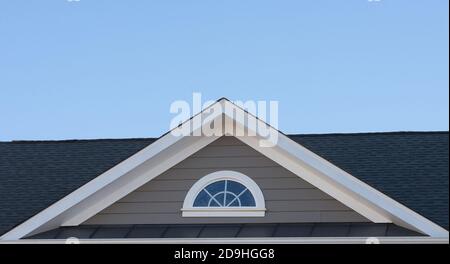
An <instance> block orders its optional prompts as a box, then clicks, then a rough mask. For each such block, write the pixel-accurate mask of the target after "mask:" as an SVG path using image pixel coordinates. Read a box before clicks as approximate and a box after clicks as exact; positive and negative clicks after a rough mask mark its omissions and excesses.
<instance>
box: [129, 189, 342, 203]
mask: <svg viewBox="0 0 450 264" xmlns="http://www.w3.org/2000/svg"><path fill="white" fill-rule="evenodd" d="M186 193H187V191H152V192H138V191H135V192H132V193H130V194H129V195H127V196H126V197H124V198H123V199H121V200H120V202H127V203H133V202H136V203H139V202H164V201H167V202H176V201H178V202H181V201H184V197H185V196H186ZM263 193H264V196H265V199H266V201H267V200H268V199H270V201H297V200H300V201H302V200H304V201H307V200H319V199H324V200H330V199H333V198H332V197H331V196H329V195H328V194H326V193H324V192H322V191H320V190H318V189H289V190H263Z"/></svg>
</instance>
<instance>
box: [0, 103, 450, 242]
mask: <svg viewBox="0 0 450 264" xmlns="http://www.w3.org/2000/svg"><path fill="white" fill-rule="evenodd" d="M217 105H220V106H222V107H221V108H220V109H227V107H228V108H231V109H233V110H234V111H236V112H241V113H242V112H243V114H244V115H245V116H246V117H247V118H249V119H252V120H253V121H255V122H257V123H258V124H260V125H264V126H268V125H267V124H266V123H264V122H262V121H261V120H260V119H258V118H256V117H254V116H253V115H251V114H249V113H248V112H246V111H244V110H243V109H242V108H240V107H238V106H236V105H234V104H232V103H231V102H230V101H228V100H226V99H221V100H219V101H217V102H216V103H215V104H213V105H211V106H210V107H208V108H207V109H205V110H203V112H201V113H200V115H203V114H205V113H207V112H209V111H207V110H209V108H211V107H216V106H217ZM222 117H225V123H226V124H227V123H228V124H230V123H232V124H236V125H237V128H239V129H241V130H242V129H243V130H245V129H252V128H251V127H248V126H246V124H245V123H244V122H242V121H241V120H238V119H236V118H235V117H234V115H233V114H232V113H231V114H230V112H227V111H221V112H213V114H208V122H207V123H203V124H197V126H195V125H196V123H195V122H194V127H193V128H192V131H197V130H198V129H201V128H202V127H203V126H207V125H209V124H210V123H211V122H213V121H214V120H218V119H219V118H222ZM186 122H190V120H188V121H186ZM227 128H230V126H227V125H226V126H225V132H224V133H225V135H230V134H232V131H227V130H226V129H227ZM177 129H180V130H181V128H180V127H178V128H175V129H174V130H177ZM269 129H270V131H271V132H272V133H277V136H278V142H276V145H275V146H274V147H261V146H260V144H259V143H260V142H259V141H258V140H261V139H264V137H263V136H262V135H261V134H260V133H259V132H258V131H254V132H256V134H257V136H256V137H249V136H247V137H245V136H244V137H237V138H238V139H240V140H241V141H243V142H244V143H246V144H248V145H249V146H251V147H252V148H254V149H256V150H257V151H259V152H260V153H262V154H264V155H265V156H267V157H268V158H270V159H272V160H274V161H275V162H277V163H279V164H280V165H281V166H284V167H285V168H287V169H288V170H290V171H292V172H294V173H295V174H296V175H297V176H299V177H300V178H302V179H304V180H306V181H307V182H309V183H311V184H313V185H314V186H316V187H317V188H319V189H320V190H322V191H324V192H326V193H328V194H330V195H331V196H333V197H334V198H335V199H337V200H338V201H340V202H342V203H344V204H345V205H347V206H349V207H350V208H352V209H353V210H355V211H356V212H358V213H360V214H361V215H363V216H365V217H366V218H368V219H369V220H371V221H373V222H375V223H380V222H393V223H396V224H398V225H401V226H404V227H408V228H411V229H414V230H416V231H419V232H422V233H424V234H427V235H429V236H431V237H448V231H447V230H445V229H443V228H442V227H440V226H439V225H437V224H435V223H433V222H431V221H430V220H428V219H426V218H425V217H423V216H421V215H419V214H417V213H416V212H414V211H412V210H411V209H409V208H407V207H405V206H403V205H401V204H400V203H398V202H396V201H394V200H393V199H391V198H389V197H388V196H386V195H384V194H383V193H381V192H379V191H377V190H375V189H374V188H372V187H370V186H369V185H367V184H365V183H363V182H362V181H360V180H358V179H357V178H355V177H353V176H352V175H350V174H348V173H347V172H345V171H343V170H342V169H340V168H338V167H336V166H334V165H333V164H331V163H330V162H328V161H326V160H325V159H323V158H321V157H319V156H318V155H316V154H315V153H313V152H311V151H309V150H308V149H306V148H304V147H303V146H301V145H300V144H298V143H296V142H295V141H293V140H291V139H289V138H288V137H286V136H285V135H283V134H282V133H281V132H279V131H278V130H276V129H274V128H272V127H269ZM216 132H218V135H223V131H216ZM180 134H181V133H180ZM217 138H218V136H213V137H204V136H200V137H191V136H178V137H177V136H173V134H172V133H170V132H169V133H166V134H165V135H163V136H162V137H161V138H160V139H158V140H157V141H155V142H154V143H153V144H151V145H149V146H148V147H146V148H144V149H143V150H141V151H139V152H138V153H136V154H134V155H132V156H131V157H130V158H128V159H126V160H125V161H123V162H121V163H119V164H118V165H116V166H114V167H113V168H111V169H110V170H108V171H106V172H105V173H103V174H101V175H100V176H98V177H97V178H95V179H93V180H92V181H90V182H88V183H87V184H85V185H83V186H82V187H80V188H79V189H77V190H75V191H74V192H72V193H71V194H69V195H67V196H66V197H64V198H63V199H61V200H59V201H58V202H56V203H54V204H53V205H51V206H50V207H48V208H46V209H44V210H43V211H41V212H40V213H38V214H36V215H35V216H33V217H31V218H30V219H28V220H27V221H25V222H24V223H22V224H20V225H19V226H17V227H16V228H13V229H12V230H10V231H9V232H7V233H6V234H4V235H3V236H2V237H0V239H2V240H15V239H20V238H23V237H25V236H27V235H30V234H33V233H36V232H42V231H46V230H49V229H51V228H54V227H55V226H56V227H57V226H64V225H79V224H81V223H82V222H84V221H85V220H87V219H89V218H90V217H91V216H93V215H94V214H95V213H98V212H99V211H101V210H102V209H104V208H106V207H107V206H109V205H111V204H112V203H113V202H115V201H117V200H118V199H120V198H122V197H123V196H125V195H126V194H128V193H129V192H131V191H133V190H135V189H136V188H138V187H140V186H141V185H143V184H145V183H146V182H148V181H150V180H151V179H153V178H155V177H156V176H157V175H159V174H160V173H162V172H164V171H165V170H167V169H169V168H170V167H172V166H173V165H175V164H176V163H178V162H180V161H181V160H183V159H184V158H187V157H188V156H190V155H191V154H193V153H195V152H196V151H197V150H199V149H201V148H203V147H204V146H206V145H208V144H209V143H211V142H213V141H214V140H216V139H217ZM150 165H152V166H153V167H151V166H150ZM145 166H147V168H148V167H149V166H150V167H151V170H150V172H146V173H143V174H142V175H141V176H140V177H138V175H137V172H143V171H144V170H143V168H145ZM305 168H306V169H305ZM314 175H320V176H319V177H314Z"/></svg>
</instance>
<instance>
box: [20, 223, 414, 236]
mask: <svg viewBox="0 0 450 264" xmlns="http://www.w3.org/2000/svg"><path fill="white" fill-rule="evenodd" d="M330 236H339V237H381V236H423V235H421V234H419V233H417V232H414V231H411V230H408V229H405V228H402V227H399V226H396V225H394V224H374V223H311V224H309V223H289V224H186V225H81V226H73V227H72V226H71V227H60V228H56V229H53V230H50V231H47V232H43V233H40V234H36V235H34V236H31V237H28V238H30V239H67V238H69V237H77V238H85V239H86V238H181V237H183V238H205V237H330Z"/></svg>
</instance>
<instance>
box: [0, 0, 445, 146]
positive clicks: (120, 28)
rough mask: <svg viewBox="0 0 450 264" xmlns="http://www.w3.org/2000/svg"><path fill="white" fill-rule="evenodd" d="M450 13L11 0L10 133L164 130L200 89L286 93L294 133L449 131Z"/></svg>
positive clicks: (6, 87)
mask: <svg viewBox="0 0 450 264" xmlns="http://www.w3.org/2000/svg"><path fill="white" fill-rule="evenodd" d="M157 2H158V3H157ZM448 19H449V18H448V1H447V0H415V1H411V0H380V1H379V2H370V1H368V0H329V1H325V0H324V1H312V0H308V1H299V0H296V1H262V0H257V1H185V0H184V1H181V0H180V1H170V0H168V1H125V0H114V1H113V0H103V1H100V0H80V1H79V2H69V1H67V0H48V1H43V0H34V1H25V0H14V1H6V0H3V1H0V140H13V139H14V140H16V139H29V140H34V139H73V138H76V139H82V138H127V137H158V136H160V135H161V134H162V133H164V132H165V131H167V130H168V128H169V122H170V119H171V118H172V117H173V114H170V113H169V106H170V103H171V102H172V101H174V100H177V99H185V100H191V97H192V92H201V93H203V97H204V99H218V98H220V97H223V96H225V97H228V98H230V99H240V100H252V99H253V100H279V104H280V109H279V111H280V121H279V122H280V123H279V127H280V129H281V130H282V131H283V132H285V133H327V132H367V131H400V130H401V131H405V130H408V131H410V130H415V131H416V130H420V131H423V130H427V131H428V130H448V127H449V121H448V118H449V112H448V111H449V101H448V100H449V99H448V96H449V75H448V70H449V61H448V58H449V53H448V48H449V42H448V38H449V35H448V30H449V29H448Z"/></svg>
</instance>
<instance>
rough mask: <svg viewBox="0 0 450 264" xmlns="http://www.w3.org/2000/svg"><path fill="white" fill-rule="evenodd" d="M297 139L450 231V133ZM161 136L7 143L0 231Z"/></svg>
mask: <svg viewBox="0 0 450 264" xmlns="http://www.w3.org/2000/svg"><path fill="white" fill-rule="evenodd" d="M290 137H291V138H292V139H293V140H295V141H296V142H298V143H300V144H302V145H303V146H305V147H307V148H308V149H310V150H312V151H313V152H315V153H317V154H318V155H320V156H322V157H323V158H325V159H327V160H329V161H331V162H332V163H334V164H335V165H337V166H338V167H340V168H342V169H344V170H346V171H347V172H349V173H351V174H352V175H354V176H356V177H357V178H359V179H361V180H362V181H364V182H366V183H367V184H369V185H371V186H373V187H374V188H376V189H378V190H380V191H382V192H384V193H385V194H387V195H388V196H390V197H392V198H394V199H395V200H397V201H398V202H400V203H403V204H404V205H406V206H408V207H409V208H411V209H413V210H415V211H416V212H418V213H420V214H422V215H423V216H425V217H427V218H429V219H430V220H432V221H434V222H436V223H438V224H440V225H441V226H443V227H445V228H446V229H447V230H448V218H449V214H448V198H449V195H448V188H449V186H448V178H449V177H448V152H449V150H448V143H449V142H448V132H397V133H362V134H323V135H291V136H290ZM154 141H155V139H152V138H148V139H111V140H72V141H19V142H0V234H3V233H4V232H6V231H8V230H10V229H11V228H13V227H14V226H16V225H18V224H20V223H22V222H23V221H25V220H27V219H28V218H30V217H31V216H33V215H35V214H36V213H38V212H39V211H41V210H43V209H45V208H46V207H48V206H50V205H51V204H53V203H55V202H56V201H58V200H59V199H61V198H62V197H64V196H65V195H67V194H69V193H70V192H72V191H74V190H75V189H77V188H78V187H80V186H82V185H83V184H85V183H87V182H88V181H90V180H92V179H93V178H95V177H96V176H98V175H99V174H101V173H102V172H104V171H106V170H107V169H109V168H111V167H113V166H114V165H116V164H117V163H119V162H120V161H122V160H124V159H126V158H128V157H129V156H131V155H132V154H134V153H136V152H137V151H139V150H141V149H142V148H144V147H146V146H147V145H149V144H151V143H152V142H154Z"/></svg>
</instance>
